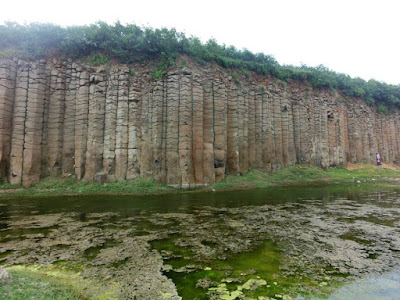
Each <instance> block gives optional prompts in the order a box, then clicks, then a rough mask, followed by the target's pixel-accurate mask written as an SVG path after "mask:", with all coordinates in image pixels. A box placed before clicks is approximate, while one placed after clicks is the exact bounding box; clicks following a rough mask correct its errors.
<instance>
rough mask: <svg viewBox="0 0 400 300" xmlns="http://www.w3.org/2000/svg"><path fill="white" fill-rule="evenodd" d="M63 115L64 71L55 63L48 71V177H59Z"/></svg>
mask: <svg viewBox="0 0 400 300" xmlns="http://www.w3.org/2000/svg"><path fill="white" fill-rule="evenodd" d="M64 113H65V70H63V67H62V66H61V65H60V64H58V63H57V62H56V63H55V65H54V66H53V67H52V68H51V71H50V98H49V111H48V119H47V122H48V123H47V124H48V133H47V134H48V135H47V149H48V150H47V152H48V153H47V154H46V155H47V167H48V170H49V175H60V174H61V165H62V155H63V151H62V149H63V133H64V132H63V131H64V130H63V128H64Z"/></svg>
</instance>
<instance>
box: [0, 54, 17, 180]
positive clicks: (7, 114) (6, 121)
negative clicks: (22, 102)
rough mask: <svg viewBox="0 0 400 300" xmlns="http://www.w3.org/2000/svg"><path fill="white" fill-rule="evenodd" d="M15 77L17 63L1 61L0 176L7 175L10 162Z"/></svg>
mask: <svg viewBox="0 0 400 300" xmlns="http://www.w3.org/2000/svg"><path fill="white" fill-rule="evenodd" d="M15 78H16V65H15V63H14V62H12V61H9V60H4V61H0V178H5V177H6V175H7V173H8V166H9V163H10V151H11V147H10V145H11V143H10V141H11V134H12V127H13V123H12V118H13V108H14V90H15Z"/></svg>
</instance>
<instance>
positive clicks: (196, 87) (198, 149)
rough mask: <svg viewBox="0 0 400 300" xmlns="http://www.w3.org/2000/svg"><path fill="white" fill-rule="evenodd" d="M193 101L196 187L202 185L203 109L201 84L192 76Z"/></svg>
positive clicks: (196, 75)
mask: <svg viewBox="0 0 400 300" xmlns="http://www.w3.org/2000/svg"><path fill="white" fill-rule="evenodd" d="M192 98H193V99H192V101H193V133H192V134H193V146H192V147H193V150H192V151H193V168H194V180H195V183H196V184H197V185H202V184H204V170H203V155H204V149H203V144H204V132H203V128H204V122H203V121H204V120H203V115H204V111H203V110H204V107H203V98H204V96H203V84H202V82H201V76H200V75H198V74H194V75H193V81H192Z"/></svg>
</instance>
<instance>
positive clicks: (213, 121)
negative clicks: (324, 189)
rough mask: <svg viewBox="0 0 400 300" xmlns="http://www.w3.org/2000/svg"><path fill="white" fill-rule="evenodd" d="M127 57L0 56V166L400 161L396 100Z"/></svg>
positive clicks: (94, 169) (211, 177) (191, 175)
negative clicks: (382, 101) (104, 60)
mask: <svg viewBox="0 0 400 300" xmlns="http://www.w3.org/2000/svg"><path fill="white" fill-rule="evenodd" d="M134 67H135V72H130V71H129V69H128V67H127V66H124V65H112V66H100V67H93V66H90V67H89V66H85V65H83V64H82V63H80V62H73V61H67V62H66V61H62V60H59V59H52V60H49V61H44V60H42V61H39V62H30V63H28V62H23V61H17V60H0V178H1V179H2V180H7V181H9V182H10V183H12V184H23V185H24V186H29V185H32V184H34V183H36V182H38V181H39V180H40V178H43V177H45V176H49V175H53V174H54V175H67V176H75V177H77V178H79V179H83V178H84V179H86V180H89V181H96V182H99V183H104V182H105V181H123V180H126V179H132V178H137V177H154V178H155V180H157V181H161V182H166V183H168V184H170V185H173V186H179V187H182V188H189V187H196V186H201V185H204V184H212V183H214V182H216V181H220V180H222V179H223V178H224V177H225V175H226V174H231V175H237V176H240V175H241V174H243V173H245V172H246V171H248V170H249V169H251V168H256V169H262V170H265V171H267V172H273V171H277V170H280V169H282V168H284V167H287V166H292V165H294V164H296V163H302V164H309V165H315V166H319V167H322V168H328V167H331V166H343V165H346V164H347V163H348V162H365V163H374V162H375V153H376V152H380V154H381V156H382V160H383V161H384V162H388V163H394V164H399V163H400V138H399V137H398V132H399V130H400V114H399V113H398V112H396V111H391V112H389V115H387V116H386V115H383V114H379V113H377V112H376V110H375V108H373V107H369V106H367V105H366V104H365V103H364V102H362V101H361V100H359V99H352V100H351V101H349V100H344V98H343V97H342V96H341V95H340V93H339V92H333V91H331V90H313V89H312V88H311V87H310V86H308V85H306V84H302V83H299V82H291V83H283V82H280V81H278V80H276V79H274V78H272V77H266V76H264V77H262V76H250V77H245V76H243V75H241V76H239V77H240V78H239V81H238V77H235V80H234V79H233V76H231V75H230V72H229V71H228V70H222V69H220V68H210V67H199V66H197V65H195V64H194V63H190V65H187V66H185V67H184V68H179V67H175V68H171V69H169V70H168V72H166V73H165V74H164V75H163V76H162V77H160V78H158V79H153V77H152V74H151V71H150V70H149V68H148V67H146V66H145V65H139V64H138V65H135V66H134ZM131 73H132V74H131ZM133 73H134V74H133Z"/></svg>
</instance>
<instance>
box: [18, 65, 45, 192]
mask: <svg viewBox="0 0 400 300" xmlns="http://www.w3.org/2000/svg"><path fill="white" fill-rule="evenodd" d="M28 85H29V88H28V101H27V110H26V120H25V137H24V154H23V175H22V184H23V186H24V187H29V186H31V185H32V184H35V183H37V182H39V180H40V176H41V155H42V148H41V143H42V129H43V128H42V127H43V111H44V102H45V92H46V74H45V64H44V62H43V61H40V62H39V63H32V64H31V66H30V70H29V83H28Z"/></svg>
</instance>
